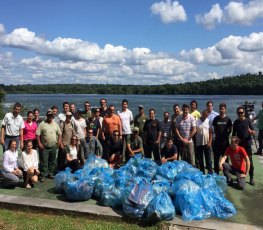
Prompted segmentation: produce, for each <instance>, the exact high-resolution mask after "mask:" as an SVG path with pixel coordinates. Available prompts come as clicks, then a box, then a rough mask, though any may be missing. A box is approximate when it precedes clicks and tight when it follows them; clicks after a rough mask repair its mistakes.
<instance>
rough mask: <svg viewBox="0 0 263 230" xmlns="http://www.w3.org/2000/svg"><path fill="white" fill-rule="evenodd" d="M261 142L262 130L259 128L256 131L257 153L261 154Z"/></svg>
mask: <svg viewBox="0 0 263 230" xmlns="http://www.w3.org/2000/svg"><path fill="white" fill-rule="evenodd" d="M262 142H263V130H262V129H260V130H259V131H258V152H257V153H258V154H259V155H261V154H262V147H263V146H262Z"/></svg>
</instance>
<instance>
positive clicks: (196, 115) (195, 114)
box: [191, 110, 201, 121]
mask: <svg viewBox="0 0 263 230" xmlns="http://www.w3.org/2000/svg"><path fill="white" fill-rule="evenodd" d="M191 115H192V116H194V118H195V120H196V121H197V120H198V119H199V118H200V117H201V114H200V113H199V112H198V111H197V110H195V111H194V112H192V113H191Z"/></svg>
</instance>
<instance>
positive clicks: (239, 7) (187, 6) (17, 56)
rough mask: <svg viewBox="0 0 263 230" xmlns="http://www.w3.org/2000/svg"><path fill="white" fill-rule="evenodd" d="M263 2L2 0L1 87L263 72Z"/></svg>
mask: <svg viewBox="0 0 263 230" xmlns="http://www.w3.org/2000/svg"><path fill="white" fill-rule="evenodd" d="M262 28H263V0H251V1H245V0H243V1H241V0H235V1H225V0H199V1H197V0H180V1H172V0H163V1H158V0H104V1H102V0H25V1H21V0H3V1H1V3H0V84H5V85H10V84H53V83H63V84H65V83H67V84H72V83H80V84H122V85H126V84H132V85H156V84H178V83H183V82H196V81H204V80H209V79H219V78H222V77H225V76H235V75H240V74H246V73H258V72H259V71H262V70H263V31H262Z"/></svg>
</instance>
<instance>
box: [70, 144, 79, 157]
mask: <svg viewBox="0 0 263 230" xmlns="http://www.w3.org/2000/svg"><path fill="white" fill-rule="evenodd" d="M69 150H70V151H69V155H70V158H71V159H72V160H75V159H78V151H77V148H76V146H74V147H72V146H69Z"/></svg>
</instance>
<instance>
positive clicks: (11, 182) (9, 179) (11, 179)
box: [2, 172, 19, 187]
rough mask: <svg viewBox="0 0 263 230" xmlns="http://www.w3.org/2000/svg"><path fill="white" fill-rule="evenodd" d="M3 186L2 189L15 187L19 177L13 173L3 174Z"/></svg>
mask: <svg viewBox="0 0 263 230" xmlns="http://www.w3.org/2000/svg"><path fill="white" fill-rule="evenodd" d="M2 176H3V178H4V180H3V185H4V187H8V186H15V185H16V184H17V183H18V182H19V177H18V176H17V175H15V174H14V173H7V172H5V173H3V175H2Z"/></svg>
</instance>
